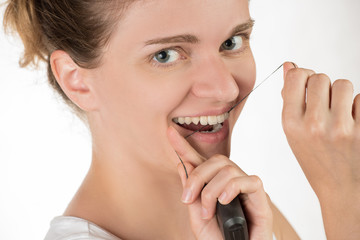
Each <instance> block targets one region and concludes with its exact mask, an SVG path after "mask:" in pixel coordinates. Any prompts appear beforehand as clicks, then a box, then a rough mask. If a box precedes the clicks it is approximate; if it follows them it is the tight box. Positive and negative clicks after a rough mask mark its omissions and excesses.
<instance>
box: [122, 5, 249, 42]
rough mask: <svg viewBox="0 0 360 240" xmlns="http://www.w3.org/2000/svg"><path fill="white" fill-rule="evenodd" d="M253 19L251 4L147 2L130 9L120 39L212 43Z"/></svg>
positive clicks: (123, 23) (123, 20)
mask: <svg viewBox="0 0 360 240" xmlns="http://www.w3.org/2000/svg"><path fill="white" fill-rule="evenodd" d="M249 18H250V14H249V7H248V0H143V1H137V2H135V3H134V4H133V5H131V7H130V8H128V9H127V11H126V14H125V16H124V18H122V20H121V22H120V24H119V26H118V29H117V30H118V31H117V32H118V34H117V35H118V37H120V38H122V39H126V38H128V37H132V38H133V39H132V41H146V40H147V39H150V38H156V37H164V36H167V35H177V34H193V35H197V36H199V38H200V39H201V36H206V38H210V39H211V37H214V38H216V37H217V36H219V35H220V36H221V37H223V35H224V34H228V32H229V31H230V29H232V28H233V27H234V26H235V25H237V24H240V23H244V22H246V21H247V20H248V19H249ZM133 43H134V42H133Z"/></svg>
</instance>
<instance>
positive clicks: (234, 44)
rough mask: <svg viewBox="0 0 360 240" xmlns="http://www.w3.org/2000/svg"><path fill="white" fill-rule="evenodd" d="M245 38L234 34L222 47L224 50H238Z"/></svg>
mask: <svg viewBox="0 0 360 240" xmlns="http://www.w3.org/2000/svg"><path fill="white" fill-rule="evenodd" d="M242 43H243V39H242V37H241V36H233V37H231V38H229V39H228V40H226V41H225V42H224V43H223V44H222V45H221V47H222V49H224V50H228V51H230V50H237V49H239V48H241V47H242Z"/></svg>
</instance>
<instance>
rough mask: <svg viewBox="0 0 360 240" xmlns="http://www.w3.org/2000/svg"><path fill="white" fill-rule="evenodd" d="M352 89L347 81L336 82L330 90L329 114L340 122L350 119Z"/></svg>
mask: <svg viewBox="0 0 360 240" xmlns="http://www.w3.org/2000/svg"><path fill="white" fill-rule="evenodd" d="M353 94H354V87H353V85H352V83H351V82H350V81H349V80H345V79H339V80H336V81H335V82H334V83H333V85H332V88H331V113H332V114H334V117H335V118H336V119H338V120H340V121H346V120H349V119H352V109H353V108H352V104H353Z"/></svg>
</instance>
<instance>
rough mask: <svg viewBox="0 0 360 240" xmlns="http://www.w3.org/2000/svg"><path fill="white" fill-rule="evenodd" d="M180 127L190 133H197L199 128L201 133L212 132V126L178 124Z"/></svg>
mask: <svg viewBox="0 0 360 240" xmlns="http://www.w3.org/2000/svg"><path fill="white" fill-rule="evenodd" d="M179 125H180V126H182V127H183V128H186V129H188V130H191V131H197V130H199V129H200V128H201V131H211V130H213V126H212V125H206V126H204V125H201V124H197V125H195V124H194V123H190V124H189V125H187V124H179Z"/></svg>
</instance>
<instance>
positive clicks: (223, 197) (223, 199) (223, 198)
mask: <svg viewBox="0 0 360 240" xmlns="http://www.w3.org/2000/svg"><path fill="white" fill-rule="evenodd" d="M225 199H226V192H223V193H222V194H221V195H220V197H219V198H218V200H219V202H220V203H223V202H224V201H225Z"/></svg>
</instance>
